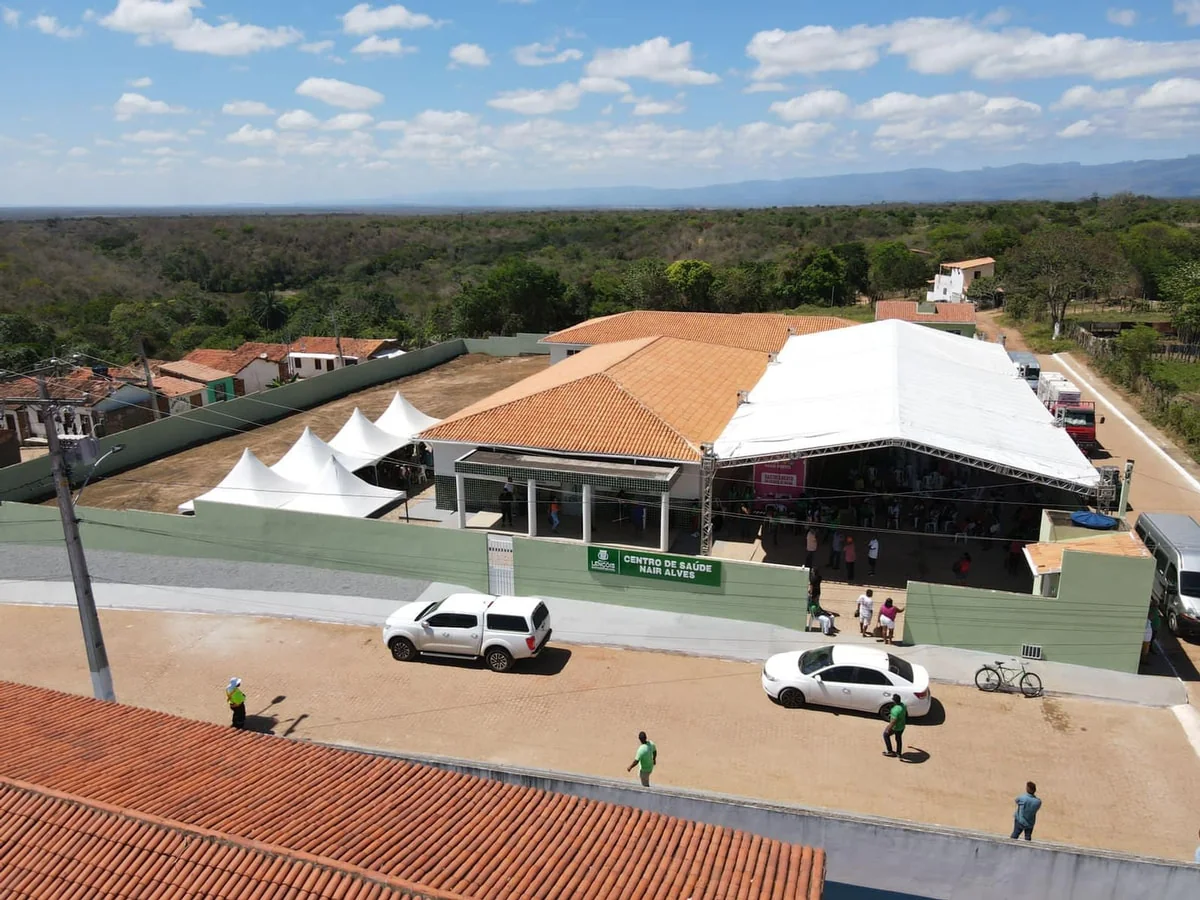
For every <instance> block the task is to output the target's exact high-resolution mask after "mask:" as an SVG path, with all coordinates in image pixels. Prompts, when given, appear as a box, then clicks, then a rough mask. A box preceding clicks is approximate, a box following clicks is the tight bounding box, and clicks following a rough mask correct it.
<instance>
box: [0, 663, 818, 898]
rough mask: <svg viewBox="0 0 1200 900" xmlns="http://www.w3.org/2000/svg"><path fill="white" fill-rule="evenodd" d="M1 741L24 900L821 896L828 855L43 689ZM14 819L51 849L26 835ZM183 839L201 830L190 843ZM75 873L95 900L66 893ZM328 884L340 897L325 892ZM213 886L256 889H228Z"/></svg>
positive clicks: (9, 697)
mask: <svg viewBox="0 0 1200 900" xmlns="http://www.w3.org/2000/svg"><path fill="white" fill-rule="evenodd" d="M0 734H3V735H4V740H3V741H0V772H3V773H4V778H5V779H8V780H9V782H10V783H9V785H7V786H6V788H7V790H8V791H11V792H13V793H12V794H10V795H8V796H3V792H0V835H3V839H0V872H3V873H4V876H0V877H8V876H9V874H10V871H11V870H12V866H11V865H10V864H8V859H9V858H10V855H11V858H12V859H14V860H16V862H17V863H18V864H19V865H20V868H21V870H24V869H27V868H28V869H31V868H34V866H35V865H37V870H38V873H39V875H40V876H41V878H42V882H41V883H40V884H39V885H37V887H38V890H37V891H36V892H34V891H28V892H27V893H26V894H22V896H32V897H33V898H35V900H43V898H46V900H49V898H58V897H62V896H114V893H113V886H114V885H122V886H124V885H127V884H134V883H140V884H144V883H146V880H147V879H152V878H158V879H162V880H164V882H165V884H164V887H163V889H162V891H161V892H158V893H155V892H153V891H152V890H146V891H144V892H143V893H141V894H139V895H138V896H164V895H165V894H166V890H167V887H166V885H170V886H171V887H172V888H176V886H180V885H182V886H187V885H189V880H188V879H187V878H186V877H185V878H182V879H173V878H170V877H169V874H168V873H170V872H171V871H172V870H173V869H172V866H171V865H169V863H170V862H174V861H175V860H176V859H180V858H182V860H183V861H184V862H187V863H188V864H189V865H190V864H193V863H194V864H198V865H199V866H204V867H207V868H208V870H209V872H211V873H213V874H211V875H210V877H212V878H214V881H213V882H212V883H211V884H210V885H208V886H206V890H205V892H204V893H203V896H206V897H210V896H211V897H223V898H224V897H228V898H230V900H233V898H239V900H240V898H242V897H246V898H250V897H258V896H265V895H267V894H268V893H270V892H271V891H272V890H275V889H276V886H277V885H288V886H293V885H297V884H299V885H301V886H302V888H303V889H306V890H310V891H314V893H313V894H301V895H299V896H316V897H325V896H329V897H333V896H343V897H347V898H349V897H354V898H359V897H389V896H392V894H389V893H387V891H386V890H383V889H380V890H379V891H378V892H376V893H370V892H369V891H366V890H362V889H361V888H359V890H360V892H359V893H352V892H351V889H352V888H355V887H357V886H358V885H359V882H357V881H355V880H354V878H353V877H351V876H357V877H359V878H373V879H377V880H380V881H383V882H384V883H385V884H387V885H396V884H397V883H401V884H408V885H412V886H413V889H414V890H416V891H420V892H423V893H424V894H425V895H426V896H433V897H444V896H446V895H450V896H451V897H454V896H457V898H459V900H501V898H506V897H512V896H515V894H516V893H517V891H516V890H515V886H519V888H520V893H521V895H522V896H535V895H536V896H539V897H563V898H572V900H618V898H619V900H626V898H633V897H639V898H642V900H676V898H683V897H697V898H698V897H702V896H703V897H720V898H727V897H729V898H732V897H738V898H741V900H766V898H776V900H818V898H820V896H821V892H822V888H823V884H824V876H825V856H824V853H823V851H821V850H818V849H813V848H808V847H801V846H797V845H794V844H785V843H782V842H780V841H776V840H772V839H769V838H763V837H759V836H757V835H751V834H747V833H745V832H740V831H734V830H732V829H729V828H723V827H718V826H714V825H706V824H701V823H697V822H690V821H686V820H683V819H678V818H674V817H671V816H666V815H661V814H659V813H653V812H647V811H645V810H640V809H633V808H631V807H625V806H617V805H614V804H610V803H602V802H599V801H596V800H585V799H582V798H578V797H571V796H567V795H563V794H556V793H551V792H549V791H543V790H538V789H535V788H529V787H520V786H517V785H508V784H502V783H500V782H497V781H490V780H487V779H483V778H478V777H474V776H470V775H462V774H459V773H456V772H452V771H447V770H441V769H435V768H432V767H429V766H423V765H418V764H415V763H409V762H404V761H402V760H397V759H391V758H386V757H381V756H374V755H371V754H367V753H358V752H354V751H350V750H342V749H337V748H333V747H325V746H321V745H319V744H312V743H308V742H303V741H293V740H290V739H287V738H281V737H275V736H271V735H262V734H254V733H251V732H244V731H235V730H233V729H231V728H229V727H228V726H222V725H212V724H209V723H205V722H193V721H188V720H186V719H180V718H176V717H174V716H169V715H166V714H164V713H159V712H153V711H151V710H146V709H138V708H136V707H131V706H120V705H116V704H110V703H102V702H100V701H97V700H92V699H90V698H85V697H76V696H71V695H68V694H62V693H58V692H56V691H49V690H46V689H44V688H35V687H29V686H25V685H17V684H10V683H4V682H0ZM13 782H20V783H21V784H20V785H14V784H13ZM43 798H45V799H43ZM62 803H66V804H75V806H74V807H73V808H72V809H71V810H70V811H69V812H68V811H66V810H63V809H62V808H61V806H59V804H62ZM35 811H36V812H35ZM16 815H24V816H25V819H24V820H23V821H19V820H18V821H19V824H23V825H27V826H28V827H43V828H45V829H47V830H46V831H45V832H44V834H45V837H46V838H47V840H45V841H37V842H33V841H26V840H24V839H22V838H20V836H19V828H17V829H14V828H13V827H12V826H13V824H14V819H13V818H12V816H16ZM110 817H124V822H123V823H122V824H121V825H118V824H116V823H114V822H113V821H112V819H111V818H110ZM34 819H36V820H37V823H41V824H40V825H39V824H35V823H34V821H33V820H34ZM150 826H153V827H150ZM54 829H57V831H53V830H54ZM62 829H74V831H75V834H74V835H70V834H69V833H68V834H64V833H63V831H62ZM147 829H149V830H147ZM188 831H191V832H194V833H198V834H199V838H198V839H196V838H193V839H192V840H191V841H190V843H191V846H185V845H186V844H188V843H189V841H188V840H187V838H186V836H185V835H184V834H183V833H184V832H188ZM14 835H15V836H16V837H17V839H16V840H13V839H12V838H13V836H14ZM55 836H58V837H70V838H73V839H71V840H63V841H60V842H52V839H53V838H54V837H55ZM181 838H183V839H182V840H181ZM214 845H215V846H214ZM106 851H107V852H106ZM144 851H157V852H158V853H160V854H161V856H160V857H159V858H158V859H154V858H151V853H149V852H144ZM48 854H55V855H54V856H50V855H48ZM264 854H265V855H267V856H269V857H271V858H270V859H264V858H263V857H264ZM26 860H27V861H28V862H25V861H26ZM51 861H54V862H56V865H54V866H49V865H46V863H49V862H51ZM38 863H40V865H38ZM71 863H74V865H72V864H71ZM297 864H300V865H307V866H308V867H309V877H310V879H311V881H310V882H301V881H300V880H299V873H298V872H296V871H295V870H294V869H293V866H295V865H297ZM196 871H197V874H199V870H196ZM339 873H346V874H345V876H339ZM206 874H207V873H206ZM64 876H69V877H72V878H78V879H83V878H87V879H88V884H89V886H90V891H88V892H86V893H85V892H84V891H80V892H78V893H74V894H68V893H67V892H65V891H58V892H56V890H57V888H56V885H55V882H54V881H52V879H54V878H55V877H64ZM335 877H344V879H345V880H344V881H343V882H342V883H343V884H344V885H345V886H346V893H345V894H338V893H337V892H336V890H334V889H332V888H329V887H328V885H329V884H330V883H331V881H332V880H333V879H334V878H335ZM221 878H224V879H225V880H226V882H227V883H234V882H236V881H237V880H238V879H242V878H244V879H246V882H243V885H244V887H243V889H242V890H241V891H240V892H237V893H234V892H233V891H232V890H229V891H222V892H218V889H217V884H218V883H221V882H220V879H221ZM150 884H151V885H153V882H150ZM43 885H44V886H43ZM320 891H326V893H321V892H320ZM177 895H178V896H188V894H186V893H185V892H182V891H178V892H177V894H172V896H177ZM270 895H271V896H272V897H278V896H290V895H289V894H286V893H282V892H281V893H271V894H270ZM122 896H123V895H122ZM192 896H196V894H192Z"/></svg>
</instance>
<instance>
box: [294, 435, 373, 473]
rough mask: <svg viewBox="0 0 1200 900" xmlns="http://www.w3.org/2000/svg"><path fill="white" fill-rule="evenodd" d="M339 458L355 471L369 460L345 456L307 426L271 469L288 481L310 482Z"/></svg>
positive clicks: (343, 463)
mask: <svg viewBox="0 0 1200 900" xmlns="http://www.w3.org/2000/svg"><path fill="white" fill-rule="evenodd" d="M334 458H337V459H338V460H339V461H340V462H341V463H342V465H344V466H346V467H347V468H349V469H351V471H353V470H354V469H357V468H361V467H362V466H365V465H370V463H369V462H366V463H363V462H359V461H358V459H357V458H356V457H350V456H345V455H344V454H342V453H339V452H338V451H336V450H334V449H333V448H332V447H330V446H329V445H328V444H327V443H325V442H324V441H323V440H321V439H320V438H319V437H317V436H316V435H315V434H313V432H312V429H311V428H308V427H305V429H304V433H303V434H301V435H300V437H298V438H297V439H296V443H294V444H292V447H291V449H290V450H288V452H287V453H285V454H283V458H282V459H280V460H279V462H277V463H275V465H273V466H271V471H273V472H274V473H275V474H276V475H282V476H283V477H284V478H286V479H287V480H288V481H294V482H296V483H297V484H308V483H309V482H311V481H312V480H313V479H315V478H316V477H317V476H318V475H320V474H321V471H322V470H323V469H324V468H325V463H327V462H329V460H331V459H334Z"/></svg>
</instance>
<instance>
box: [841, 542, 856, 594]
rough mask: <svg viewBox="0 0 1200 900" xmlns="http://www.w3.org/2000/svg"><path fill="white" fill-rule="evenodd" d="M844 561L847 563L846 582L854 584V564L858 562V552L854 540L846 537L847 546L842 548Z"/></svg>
mask: <svg viewBox="0 0 1200 900" xmlns="http://www.w3.org/2000/svg"><path fill="white" fill-rule="evenodd" d="M842 559H843V560H844V561H845V563H846V581H848V582H850V583H851V584H853V583H854V563H855V562H856V561H857V560H858V550H857V548H856V547H855V546H854V538H852V537H849V536H847V537H846V545H845V546H844V547H843V548H842Z"/></svg>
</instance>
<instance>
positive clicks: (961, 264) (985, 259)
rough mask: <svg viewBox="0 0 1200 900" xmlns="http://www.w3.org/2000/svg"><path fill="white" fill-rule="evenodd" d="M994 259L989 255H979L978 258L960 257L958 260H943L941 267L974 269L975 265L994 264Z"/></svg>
mask: <svg viewBox="0 0 1200 900" xmlns="http://www.w3.org/2000/svg"><path fill="white" fill-rule="evenodd" d="M995 263H996V261H995V260H994V259H992V258H991V257H990V256H981V257H979V258H978V259H960V260H959V261H958V262H944V263H942V268H945V269H974V268H976V267H977V266H988V265H995Z"/></svg>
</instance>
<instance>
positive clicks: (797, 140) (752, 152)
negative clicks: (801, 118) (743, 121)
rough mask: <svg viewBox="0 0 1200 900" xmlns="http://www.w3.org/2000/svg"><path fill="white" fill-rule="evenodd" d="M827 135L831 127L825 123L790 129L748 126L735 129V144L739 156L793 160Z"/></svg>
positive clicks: (801, 125) (795, 126) (754, 124)
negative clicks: (739, 152) (737, 147)
mask: <svg viewBox="0 0 1200 900" xmlns="http://www.w3.org/2000/svg"><path fill="white" fill-rule="evenodd" d="M831 131H833V126H832V125H830V124H829V123H828V122H797V123H796V124H795V125H791V126H783V125H773V124H771V123H769V122H751V123H750V124H749V125H743V126H741V127H740V128H738V130H737V141H738V144H739V145H740V146H739V149H740V150H741V152H742V153H744V154H745V155H748V156H775V157H781V156H794V155H797V154H799V153H802V152H803V151H806V150H807V149H808V148H810V147H811V146H812V145H813V144H815V143H816V142H817V141H818V140H820V139H821V138H822V137H824V136H825V135H827V134H829V133H830V132H831Z"/></svg>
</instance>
